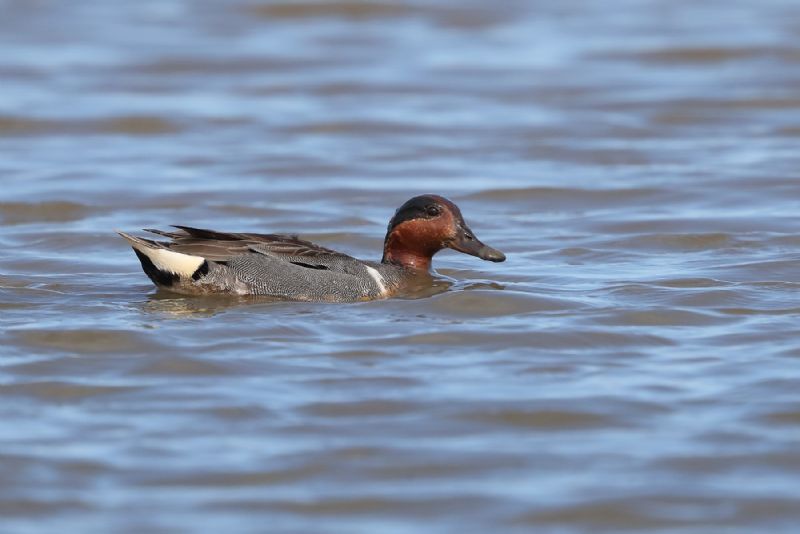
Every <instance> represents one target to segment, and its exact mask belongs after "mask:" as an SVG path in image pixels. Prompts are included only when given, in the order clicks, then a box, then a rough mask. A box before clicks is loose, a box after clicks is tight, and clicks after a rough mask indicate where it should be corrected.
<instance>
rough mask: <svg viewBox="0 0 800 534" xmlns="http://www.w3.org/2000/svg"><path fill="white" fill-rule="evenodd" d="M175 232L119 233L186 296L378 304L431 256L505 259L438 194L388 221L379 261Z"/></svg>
mask: <svg viewBox="0 0 800 534" xmlns="http://www.w3.org/2000/svg"><path fill="white" fill-rule="evenodd" d="M175 228H177V229H178V230H177V231H173V232H164V231H161V230H146V231H148V232H151V233H154V234H157V235H160V236H163V237H167V238H169V241H154V240H151V239H143V238H141V237H135V236H132V235H129V234H126V233H123V232H120V235H121V236H122V237H124V238H125V239H126V240H127V241H128V243H130V245H131V246H132V247H133V250H134V252H136V255H137V256H138V257H139V261H141V263H142V269H144V272H145V273H146V274H147V276H149V277H150V279H151V280H152V281H153V283H154V284H155V285H156V286H158V287H160V288H163V289H167V290H170V291H174V292H177V293H184V294H214V293H223V294H234V295H271V296H274V297H279V298H283V299H289V300H304V301H333V302H350V301H358V300H371V299H379V298H387V297H391V296H392V295H395V294H396V293H398V292H399V291H401V290H402V289H403V288H404V287H405V286H406V285H407V284H409V283H410V282H411V281H412V280H413V279H414V278H415V275H418V274H420V273H421V272H423V273H427V272H429V271H430V269H431V258H432V257H433V255H434V254H436V253H437V252H439V251H440V250H442V249H443V248H451V249H453V250H457V251H459V252H463V253H465V254H470V255H472V256H477V257H479V258H481V259H484V260H489V261H495V262H499V261H504V260H505V259H506V257H505V256H504V255H503V253H502V252H500V251H498V250H495V249H493V248H491V247H489V246H487V245H484V244H483V243H481V242H480V241H479V240H478V238H476V237H475V234H473V233H472V230H470V229H469V227H468V226H467V224H466V223H465V222H464V218H463V217H462V216H461V210H459V209H458V206H456V205H455V204H453V203H452V202H450V201H449V200H447V199H446V198H444V197H441V196H438V195H421V196H417V197H414V198H412V199H411V200H409V201H408V202H406V203H405V204H403V205H402V206H400V209H398V210H397V211H396V212H395V214H394V217H392V220H391V221H389V228H388V230H387V232H386V239H385V241H384V244H383V258H382V259H381V261H380V262H374V261H363V260H359V259H356V258H353V257H352V256H348V255H347V254H343V253H341V252H336V251H334V250H330V249H327V248H323V247H321V246H319V245H315V244H314V243H311V242H309V241H304V240H302V239H298V238H297V237H296V236H290V235H279V234H239V233H237V234H233V233H225V232H216V231H214V230H202V229H199V228H190V227H188V226H175Z"/></svg>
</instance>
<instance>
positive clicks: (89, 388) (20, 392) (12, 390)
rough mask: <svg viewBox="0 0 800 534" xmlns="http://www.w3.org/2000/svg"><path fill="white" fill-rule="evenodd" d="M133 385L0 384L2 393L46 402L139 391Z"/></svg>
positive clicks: (68, 383)
mask: <svg viewBox="0 0 800 534" xmlns="http://www.w3.org/2000/svg"><path fill="white" fill-rule="evenodd" d="M139 389H140V388H138V387H133V386H108V385H88V384H77V383H72V382H62V381H38V382H27V383H24V382H17V383H14V384H0V394H3V395H12V396H22V397H30V398H35V399H37V400H40V401H44V402H57V403H60V402H74V401H82V400H86V399H90V398H94V397H107V396H111V395H117V394H120V393H129V392H132V391H137V390H139Z"/></svg>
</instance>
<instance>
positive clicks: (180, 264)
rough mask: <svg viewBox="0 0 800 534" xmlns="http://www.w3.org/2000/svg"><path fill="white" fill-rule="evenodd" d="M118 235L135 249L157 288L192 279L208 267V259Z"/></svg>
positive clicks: (155, 242) (149, 241) (147, 240)
mask: <svg viewBox="0 0 800 534" xmlns="http://www.w3.org/2000/svg"><path fill="white" fill-rule="evenodd" d="M117 233H118V234H119V235H121V236H122V237H123V238H124V239H125V240H126V241H127V242H128V243H129V244H130V246H131V247H133V251H134V252H135V253H136V256H137V257H138V258H139V261H140V262H141V263H142V269H143V270H144V272H145V274H146V275H147V276H149V277H150V280H152V281H153V283H154V284H156V285H157V286H162V287H170V286H172V285H174V284H175V283H176V282H178V281H180V280H181V279H183V280H187V279H191V278H192V277H193V276H194V275H195V273H197V272H198V271H200V270H202V267H203V266H204V265H206V259H205V258H202V257H200V256H192V255H190V254H181V253H180V252H175V251H172V250H169V249H168V248H167V246H166V245H165V244H163V243H159V242H158V241H152V240H150V239H144V238H141V237H136V236H132V235H130V234H126V233H125V232H120V231H119V230H117Z"/></svg>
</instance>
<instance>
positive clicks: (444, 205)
mask: <svg viewBox="0 0 800 534" xmlns="http://www.w3.org/2000/svg"><path fill="white" fill-rule="evenodd" d="M443 248H451V249H453V250H457V251H459V252H463V253H464V254H469V255H471V256H477V257H478V258H481V259H483V260H488V261H504V260H505V259H506V257H505V255H504V254H503V253H502V252H500V251H499V250H496V249H493V248H492V247H490V246H488V245H485V244H483V243H481V241H480V240H479V239H478V238H477V237H475V234H474V233H473V232H472V230H470V228H469V226H467V223H465V222H464V218H463V217H462V216H461V210H459V209H458V206H456V205H455V204H453V203H452V202H450V201H449V200H447V199H446V198H444V197H441V196H439V195H420V196H418V197H414V198H412V199H411V200H409V201H407V202H406V203H405V204H403V205H402V206H400V208H399V209H398V210H397V211H396V212H395V214H394V217H392V220H391V221H389V229H388V230H387V232H386V240H385V241H384V244H383V260H382V261H383V263H394V264H397V265H402V266H404V267H410V268H414V269H420V270H428V269H430V265H431V258H432V257H433V255H434V254H436V253H437V252H439V251H440V250H442V249H443Z"/></svg>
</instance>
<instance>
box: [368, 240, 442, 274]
mask: <svg viewBox="0 0 800 534" xmlns="http://www.w3.org/2000/svg"><path fill="white" fill-rule="evenodd" d="M420 245H421V244H420V243H414V241H411V240H409V239H407V238H404V235H403V233H402V232H392V233H390V234H389V235H387V236H386V240H385V241H384V244H383V258H381V263H388V264H392V265H399V266H401V267H405V268H406V269H413V270H415V271H425V272H427V271H430V270H431V259H432V258H433V255H434V254H435V253H436V250H433V249H430V248H426V247H423V246H420Z"/></svg>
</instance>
